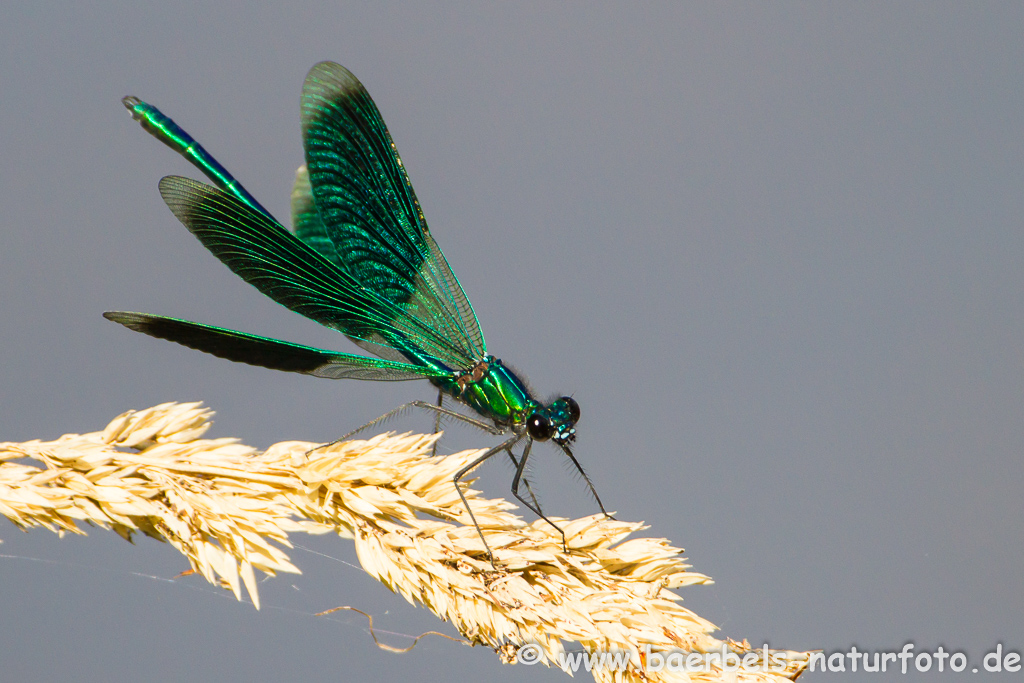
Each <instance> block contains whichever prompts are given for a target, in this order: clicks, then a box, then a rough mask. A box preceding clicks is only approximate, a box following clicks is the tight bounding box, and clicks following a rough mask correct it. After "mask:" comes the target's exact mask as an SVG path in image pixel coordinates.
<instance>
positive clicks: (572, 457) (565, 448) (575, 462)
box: [562, 446, 615, 519]
mask: <svg viewBox="0 0 1024 683" xmlns="http://www.w3.org/2000/svg"><path fill="white" fill-rule="evenodd" d="M562 450H563V451H565V454H566V455H568V456H569V459H570V460H572V464H573V465H576V469H577V470H579V472H580V474H582V475H583V481H585V482H587V488H589V489H590V495H592V496H593V497H594V500H596V501H597V507H599V508H601V512H603V513H604V516H605V517H607V518H608V519H615V518H614V517H612V516H611V515H609V514H608V511H607V510H605V509H604V504H603V503H602V502H601V497H600V496H599V495H597V489H595V488H594V485H593V484H592V483H591V482H590V477H588V476H587V473H586V472H584V471H583V467H582V466H581V465H580V463H579V460H577V459H576V456H575V455H573V454H572V451H570V450H569V447H568V446H562Z"/></svg>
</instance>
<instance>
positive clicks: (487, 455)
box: [452, 434, 533, 569]
mask: <svg viewBox="0 0 1024 683" xmlns="http://www.w3.org/2000/svg"><path fill="white" fill-rule="evenodd" d="M523 436H524V434H513V435H512V437H511V438H509V439H507V440H506V441H505V442H504V443H500V444H498V445H497V446H495V447H494V448H491V449H490V450H488V451H487V452H486V453H484V454H483V455H481V456H480V457H479V458H477V459H476V460H474V461H473V462H471V463H469V464H468V465H466V466H465V467H463V468H462V469H461V470H459V471H458V472H456V473H455V476H454V477H452V483H453V484H455V490H456V492H458V494H459V498H461V499H462V504H463V505H465V506H466V512H468V513H469V518H470V519H471V520H473V526H475V527H476V533H477V534H479V535H480V540H481V541H483V544H484V549H485V550H486V551H487V557H488V559H490V561H491V566H492V567H494V554H493V553H492V552H491V546H489V545H487V539H486V538H484V532H483V531H481V530H480V525H479V524H478V523H477V521H476V515H474V514H473V508H471V507H470V506H469V501H468V500H466V496H465V494H463V493H462V487H461V486H459V479H462V477H463V476H465V475H466V473H467V472H469V471H470V470H472V469H473V468H474V467H476V466H477V465H479V464H480V463H482V462H483V461H484V460H487V459H488V458H490V457H491V456H492V455H494V454H495V453H498V452H500V451H505V450H508V449H510V448H512V447H513V446H515V445H516V443H517V442H518V441H519V440H520V439H522V438H523ZM523 462H524V463H525V462H526V460H525V458H524V459H523ZM518 475H519V473H518V472H517V473H516V476H517V478H518ZM517 497H518V496H517ZM527 507H530V506H529V505H527ZM530 509H533V508H530ZM495 569H497V567H495Z"/></svg>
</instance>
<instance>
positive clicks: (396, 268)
mask: <svg viewBox="0 0 1024 683" xmlns="http://www.w3.org/2000/svg"><path fill="white" fill-rule="evenodd" d="M122 101H123V103H124V105H125V106H126V107H127V108H128V109H129V110H130V111H131V114H132V117H133V118H135V119H136V120H138V121H139V122H140V123H141V124H142V127H143V128H144V129H145V130H146V131H148V132H149V133H151V134H152V135H153V136H155V137H156V138H157V139H158V140H160V141H161V142H163V143H164V144H166V145H167V146H169V147H171V148H172V149H174V150H175V151H177V152H178V153H179V154H181V155H182V156H184V157H185V158H186V159H187V160H188V161H189V162H191V163H192V164H193V165H194V166H196V168H198V169H199V170H200V171H202V173H203V174H204V175H206V177H207V178H209V179H210V180H212V181H213V183H214V184H215V185H216V187H211V186H209V185H205V184H203V183H199V182H196V181H194V180H191V179H188V178H183V177H180V176H167V177H165V178H163V179H162V180H161V181H160V194H161V195H162V196H163V199H164V201H165V202H166V203H167V206H168V207H169V208H170V209H171V211H172V212H173V213H174V215H175V216H176V217H177V218H178V220H180V221H181V222H182V223H183V224H184V225H185V227H186V228H188V229H189V230H190V231H191V232H192V234H193V235H195V236H196V237H197V238H198V239H199V241H200V242H202V244H203V246H205V247H206V248H207V249H209V250H210V251H211V252H213V254H214V255H215V256H216V257H217V258H219V259H220V260H221V261H222V262H223V263H224V264H225V265H227V267H228V268H230V269H231V270H232V271H233V272H234V273H235V274H236V275H238V276H239V277H241V278H242V279H243V280H245V281H246V282H248V283H249V284H251V285H253V286H254V287H256V289H258V290H259V291H261V292H262V293H263V294H265V295H267V296H268V297H270V298H271V299H273V300H274V301H276V302H278V303H279V304H282V305H284V306H286V307H287V308H289V309H291V310H292V311H295V312H296V313H299V314H301V315H303V316H305V317H307V318H310V319H311V320H315V321H316V322H318V323H320V324H321V325H325V326H327V327H329V328H332V329H335V330H337V331H339V332H341V333H342V334H344V335H345V336H346V337H348V338H349V339H351V340H352V341H353V342H355V343H356V344H357V345H358V346H360V347H361V348H362V349H364V350H365V351H368V352H370V353H372V354H374V355H375V356H377V358H370V357H367V356H360V355H354V354H348V353H338V352H335V351H327V350H323V349H317V348H312V347H308V346H302V345H299V344H293V343H290V342H284V341H278V340H276V339H269V338H266V337H261V336H257V335H252V334H246V333H243V332H236V331H234V330H228V329H224V328H220V327H213V326H210V325H203V324H199V323H194V322H189V321H186V320H178V319H175V318H167V317H163V316H156V315H148V314H144V313H128V312H122V311H110V312H107V313H104V316H105V317H106V318H107V319H109V320H113V321H114V322H118V323H121V324H122V325H124V326H125V327H128V328H130V329H132V330H135V331H137V332H143V333H145V334H148V335H150V336H153V337H159V338H161V339H167V340H170V341H173V342H177V343H179V344H183V345H184V346H188V347H190V348H193V349H198V350H199V351H204V352H206V353H210V354H213V355H215V356H219V357H221V358H226V359H228V360H232V361H237V362H241V363H248V364H250V365H257V366H262V367H265V368H271V369H274V370H285V371H289V372H298V373H304V374H307V375H314V376H316V377H327V378H330V379H343V378H347V379H363V380H386V381H393V380H413V379H427V380H429V381H430V382H431V383H432V384H433V385H434V386H435V387H437V389H438V401H437V404H436V405H435V404H431V403H428V402H425V401H412V402H410V403H407V404H405V405H403V406H401V407H399V408H396V409H395V410H393V411H390V412H388V413H386V414H385V415H382V416H381V417H380V418H377V419H376V420H373V421H372V422H370V423H368V424H367V425H364V426H363V427H360V428H359V429H357V430H354V431H353V432H350V433H349V434H347V435H346V436H345V437H342V438H346V437H347V436H351V434H354V433H355V432H358V431H361V430H362V429H365V428H366V427H368V426H371V425H374V424H377V423H379V422H381V421H382V420H384V419H385V418H387V417H390V416H392V415H394V414H396V413H398V412H401V411H402V410H405V409H407V408H411V407H418V408H425V409H428V410H432V411H434V412H435V414H436V416H437V420H438V423H437V426H438V428H439V423H440V418H441V416H442V415H443V416H448V417H452V418H456V419H459V420H462V421H464V422H468V423H470V424H472V425H475V426H476V427H479V428H481V429H484V430H486V431H488V432H490V433H492V434H494V435H509V436H508V438H507V439H505V440H504V441H503V442H501V443H499V444H498V445H496V446H494V447H493V448H491V449H489V450H488V451H486V452H485V453H484V454H483V455H481V456H480V457H479V458H477V459H476V460H474V461H473V462H471V463H470V464H469V465H467V466H466V467H464V468H462V469H461V470H459V472H458V473H456V475H455V477H454V479H453V483H454V485H455V488H456V490H457V491H458V493H459V496H460V498H461V499H462V502H463V504H464V505H466V509H467V510H468V511H469V514H470V518H471V519H472V520H473V524H474V526H475V527H476V530H477V533H478V534H479V536H480V539H481V540H482V541H483V543H484V548H485V550H486V552H487V555H488V557H490V558H491V562H492V564H493V560H494V558H493V555H492V554H491V549H490V546H488V545H487V540H486V539H485V538H484V534H483V532H482V531H481V529H480V525H479V524H477V521H476V517H475V515H473V511H472V509H471V508H470V506H469V503H468V502H467V501H466V497H465V495H464V494H463V492H462V489H461V487H460V486H459V480H460V479H461V478H462V477H463V476H464V475H465V474H466V473H467V472H469V471H470V470H472V469H473V468H475V467H476V466H478V465H479V464H481V463H482V462H484V461H485V460H487V459H488V458H490V457H491V456H493V455H495V454H497V453H500V452H502V451H505V452H506V453H508V456H509V457H510V458H511V460H512V462H513V464H514V466H515V475H514V477H513V479H512V493H513V495H515V497H516V498H517V499H518V500H519V501H520V502H521V503H523V505H525V506H526V507H527V508H529V509H530V510H532V511H533V512H534V513H535V514H537V515H538V516H539V517H541V518H542V519H544V520H545V521H547V522H548V523H549V524H551V526H553V527H554V528H555V529H557V530H558V531H559V532H560V533H561V534H562V541H563V546H564V543H565V534H564V532H562V530H561V529H560V528H559V527H558V526H557V525H556V524H555V523H554V522H552V521H551V520H550V519H548V518H547V517H546V516H545V515H544V513H543V512H541V509H540V505H539V504H538V502H537V499H536V497H535V496H534V495H533V492H532V490H530V487H529V483H528V482H527V481H526V480H525V479H524V478H523V472H524V470H525V467H526V462H527V459H528V458H529V455H530V449H531V447H532V445H533V442H534V441H548V440H550V441H552V442H553V443H554V444H556V445H557V446H558V447H559V448H560V449H561V450H562V452H563V453H565V455H566V456H568V457H569V459H570V460H571V461H572V463H573V465H574V466H575V467H576V468H577V469H578V470H579V472H580V474H581V475H582V476H583V479H584V481H585V482H586V484H587V486H588V487H589V489H590V492H591V493H592V494H593V496H594V498H595V500H596V501H597V504H598V506H599V507H600V508H601V511H602V512H604V513H605V515H607V514H608V513H607V512H605V509H604V505H603V504H602V503H601V499H600V498H599V497H598V495H597V491H596V490H595V489H594V485H593V484H592V483H591V481H590V479H589V478H588V477H587V475H586V473H585V472H584V471H583V468H582V467H581V466H580V464H579V462H578V461H577V460H576V457H575V456H574V455H573V452H572V450H571V448H570V446H571V444H572V443H573V442H574V440H575V438H576V427H575V425H576V423H577V422H578V421H579V419H580V407H579V405H578V404H577V403H576V401H575V400H573V398H572V397H570V396H562V397H560V398H557V399H554V400H552V401H550V402H549V403H543V402H541V401H538V400H537V399H536V398H534V396H533V395H532V394H531V392H530V391H529V389H528V388H527V386H526V384H525V382H523V381H522V380H521V379H520V378H519V377H517V376H516V374H515V373H514V372H513V371H512V370H511V369H510V368H508V367H507V366H505V365H504V364H503V363H502V362H501V360H500V359H498V358H495V357H494V356H492V355H490V354H488V353H487V346H486V344H485V342H484V335H483V333H482V332H481V330H480V324H479V322H478V320H477V318H476V314H475V313H474V312H473V307H472V305H470V303H469V300H468V299H467V298H466V294H465V292H464V291H463V289H462V286H461V285H460V284H459V280H458V279H457V278H456V277H455V274H454V273H453V272H452V270H451V268H450V267H449V265H448V261H447V259H445V257H444V254H442V253H441V249H440V248H439V247H438V246H437V243H436V242H435V241H434V238H433V237H432V236H431V234H430V232H429V230H428V229H427V223H426V220H425V219H424V217H423V212H422V211H421V209H420V205H419V202H417V200H416V195H415V193H414V192H413V189H412V185H411V184H410V183H409V178H408V176H407V175H406V172H405V168H404V167H403V166H402V161H401V159H400V158H399V156H398V151H397V149H396V148H395V144H394V143H393V142H392V140H391V135H390V134H389V133H388V130H387V127H386V126H385V125H384V121H383V119H382V118H381V115H380V112H379V111H378V110H377V107H376V105H375V104H374V103H373V100H372V99H371V98H370V95H369V93H367V91H366V89H365V88H364V87H363V85H362V83H360V82H359V80H357V79H356V77H355V76H353V75H352V74H351V73H350V72H349V71H348V70H347V69H345V68H344V67H342V66H340V65H338V64H334V63H331V62H322V63H320V64H317V65H316V66H314V67H313V68H312V69H311V70H310V72H309V74H308V75H307V76H306V80H305V83H304V85H303V88H302V138H303V146H304V148H305V157H306V164H305V166H304V167H303V168H300V169H299V172H298V173H297V174H296V181H295V186H294V189H293V191H292V230H291V231H289V230H287V229H286V228H285V227H284V226H283V225H281V223H279V222H278V221H277V220H276V219H275V218H274V217H273V216H271V215H270V213H269V212H268V211H267V210H266V209H265V208H263V206H261V205H260V204H259V202H257V201H256V200H255V199H254V198H253V197H252V195H250V194H249V193H248V192H247V191H246V190H245V188H243V187H242V185H241V184H240V183H239V182H238V181H237V180H235V179H234V178H233V177H232V176H231V174H230V173H228V171H227V170H226V169H225V168H224V167H223V166H221V165H220V163H218V162H217V160H216V159H214V158H213V157H212V156H210V154H209V153H208V152H206V150H205V149H203V147H202V146H201V145H199V143H197V142H196V141H195V140H194V139H192V137H191V136H190V135H189V134H188V133H186V132H185V131H184V130H182V129H181V128H180V127H179V126H178V125H177V124H175V123H174V122H173V121H172V120H171V119H169V118H168V117H166V116H164V115H163V114H162V113H161V112H160V111H159V110H158V109H157V108H156V107H153V106H151V105H149V104H146V103H145V102H143V101H142V100H140V99H138V98H136V97H125V98H124V99H123V100H122ZM444 396H449V397H451V398H453V399H455V400H456V401H457V402H459V403H462V404H463V405H466V406H468V407H469V408H471V409H472V410H473V411H475V412H476V414H477V415H478V416H479V417H470V416H468V415H463V414H462V413H459V412H458V411H455V410H452V409H449V408H446V407H444V406H443V405H442V400H443V398H444ZM339 440H340V439H339ZM520 442H525V444H524V446H523V450H522V453H521V454H520V455H519V457H518V458H517V457H516V455H515V454H514V453H513V450H512V449H513V447H514V446H516V445H517V444H519V443H520ZM520 482H523V483H524V484H525V485H526V488H527V491H529V493H530V498H531V499H532V502H530V501H527V500H526V499H525V498H523V496H521V495H520V493H519V485H520Z"/></svg>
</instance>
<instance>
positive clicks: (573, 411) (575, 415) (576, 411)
mask: <svg viewBox="0 0 1024 683" xmlns="http://www.w3.org/2000/svg"><path fill="white" fill-rule="evenodd" d="M562 400H563V401H565V405H566V407H567V408H568V409H569V415H570V416H572V423H573V424H576V423H577V422H579V421H580V404H579V403H577V402H576V401H575V400H574V399H573V397H572V396H563V397H562Z"/></svg>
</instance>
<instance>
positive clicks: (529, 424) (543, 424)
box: [526, 413, 555, 441]
mask: <svg viewBox="0 0 1024 683" xmlns="http://www.w3.org/2000/svg"><path fill="white" fill-rule="evenodd" d="M526 431H527V432H529V434H530V436H532V437H533V439H534V440H535V441H547V440H548V439H550V438H551V437H552V435H554V433H555V428H554V427H552V426H551V420H549V419H547V418H546V417H544V416H543V415H539V414H537V413H534V414H533V415H531V416H530V418H529V419H528V420H527V421H526Z"/></svg>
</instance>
